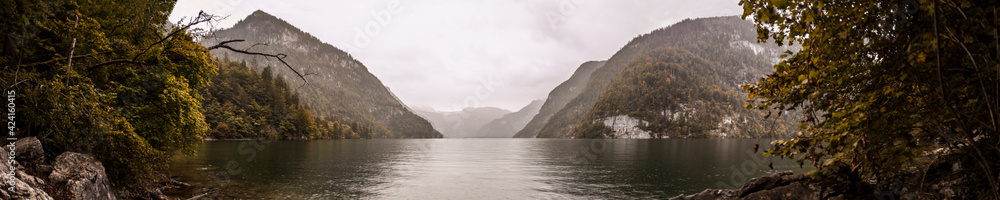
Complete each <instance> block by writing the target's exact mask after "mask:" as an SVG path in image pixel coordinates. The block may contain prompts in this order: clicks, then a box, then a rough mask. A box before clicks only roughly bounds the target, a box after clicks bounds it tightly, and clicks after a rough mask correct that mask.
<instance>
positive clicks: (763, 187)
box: [671, 172, 845, 200]
mask: <svg viewBox="0 0 1000 200" xmlns="http://www.w3.org/2000/svg"><path fill="white" fill-rule="evenodd" d="M835 192H836V190H833V189H830V188H826V187H822V186H820V185H819V184H818V183H813V182H810V181H809V180H808V178H806V177H805V176H804V175H802V174H794V173H792V172H779V173H775V174H772V175H770V176H763V177H757V178H753V179H750V180H749V181H747V183H746V184H743V187H740V189H735V190H734V189H707V190H705V191H702V192H699V193H696V194H691V195H680V196H677V197H674V198H671V200H709V199H712V200H714V199H751V200H753V199H768V200H782V199H796V200H799V199H801V200H812V199H816V200H819V199H834V200H835V199H845V198H844V194H838V193H835Z"/></svg>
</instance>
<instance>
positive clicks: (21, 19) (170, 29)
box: [0, 0, 283, 198]
mask: <svg viewBox="0 0 1000 200" xmlns="http://www.w3.org/2000/svg"><path fill="white" fill-rule="evenodd" d="M0 2H2V5H4V6H3V8H0V11H2V13H0V24H2V26H0V33H2V34H4V38H3V40H4V45H3V46H4V48H3V52H2V54H0V63H3V70H0V85H2V86H3V87H4V89H5V90H15V91H16V92H17V94H18V100H19V101H20V102H18V105H19V106H21V107H19V108H18V111H19V114H18V116H19V117H23V118H22V119H24V120H19V122H21V123H20V124H19V126H18V134H19V135H20V136H37V137H38V138H39V139H41V140H42V141H43V144H44V145H45V149H46V152H47V153H49V154H50V155H49V156H47V157H48V158H55V157H56V156H55V155H57V154H59V153H62V152H65V151H75V152H84V153H92V154H94V156H95V157H96V158H97V159H98V160H100V161H101V162H102V164H103V165H104V167H105V169H108V171H107V173H108V175H109V177H110V180H111V182H112V185H113V186H114V187H115V188H116V189H118V190H119V195H120V196H122V197H123V198H150V197H149V196H147V195H148V194H149V193H148V192H145V191H143V190H144V189H146V188H147V187H150V186H152V185H154V184H155V183H156V182H157V181H158V180H157V177H158V176H155V172H156V171H158V170H164V169H165V168H163V166H166V165H165V163H166V161H167V159H166V155H167V154H166V152H168V151H174V150H182V151H184V152H187V153H192V152H193V151H192V149H191V147H193V146H194V145H196V144H197V143H198V142H199V141H201V140H202V136H203V135H204V134H205V133H206V132H207V131H208V130H209V129H208V126H207V125H206V124H205V122H204V119H203V118H204V116H203V113H202V112H201V111H200V109H199V108H200V107H201V100H202V96H201V95H200V94H199V91H198V90H199V89H200V88H202V87H204V86H206V85H208V83H209V78H210V77H212V76H214V75H215V74H216V69H217V68H216V65H215V64H214V63H213V59H212V58H211V56H209V55H208V54H207V52H208V51H209V50H212V49H230V50H232V51H234V52H237V53H244V54H252V55H259V56H266V57H273V58H278V59H279V60H281V59H282V58H283V56H282V55H280V54H279V55H270V54H260V53H255V52H248V51H244V50H239V49H231V48H227V47H228V46H227V44H229V43H232V42H238V41H226V42H224V43H220V44H218V45H214V46H211V47H208V48H206V47H204V46H202V45H201V44H199V43H197V42H195V39H197V38H200V37H202V35H201V34H203V33H204V32H203V31H201V30H199V29H194V28H192V27H193V26H194V25H197V24H202V23H211V22H214V21H215V20H216V19H217V17H215V16H212V15H209V14H206V13H199V14H198V16H196V17H194V18H190V19H189V20H187V21H181V22H178V23H176V24H169V23H168V22H167V16H168V14H169V13H170V11H171V10H172V9H173V6H174V3H175V2H174V1H152V0H135V1H112V0H95V1H75V0H69V1H24V0H3V1H0ZM219 106H221V104H220V105H219ZM22 111H23V114H20V113H21V112H22ZM235 128H239V127H238V126H236V124H228V125H227V126H224V127H222V128H220V129H221V130H223V131H226V130H229V129H235Z"/></svg>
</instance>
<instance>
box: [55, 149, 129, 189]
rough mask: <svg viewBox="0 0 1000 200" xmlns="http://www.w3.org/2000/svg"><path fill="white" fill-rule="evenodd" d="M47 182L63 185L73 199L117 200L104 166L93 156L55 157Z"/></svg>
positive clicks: (69, 155)
mask: <svg viewBox="0 0 1000 200" xmlns="http://www.w3.org/2000/svg"><path fill="white" fill-rule="evenodd" d="M49 181H50V182H52V183H53V184H56V185H65V187H66V191H68V192H69V193H70V194H71V196H73V199H87V200H90V199H117V198H116V197H115V195H114V192H113V190H112V189H111V184H110V182H108V177H107V174H105V173H104V166H102V165H101V162H100V161H97V159H95V158H94V157H93V156H91V155H87V154H81V153H75V152H66V153H63V154H62V155H59V156H58V157H56V161H55V164H54V165H53V170H52V174H50V175H49Z"/></svg>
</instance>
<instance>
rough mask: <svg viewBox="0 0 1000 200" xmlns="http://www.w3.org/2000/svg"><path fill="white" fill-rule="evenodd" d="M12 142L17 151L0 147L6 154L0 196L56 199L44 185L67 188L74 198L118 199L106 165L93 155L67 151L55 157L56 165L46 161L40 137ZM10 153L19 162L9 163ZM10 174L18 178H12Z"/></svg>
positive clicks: (0, 163) (58, 188) (1, 151)
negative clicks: (45, 162) (105, 168)
mask: <svg viewBox="0 0 1000 200" xmlns="http://www.w3.org/2000/svg"><path fill="white" fill-rule="evenodd" d="M13 144H14V147H15V148H14V153H11V152H10V146H8V145H3V148H0V155H2V157H4V158H3V159H0V160H2V161H3V162H0V173H3V175H2V178H0V180H2V182H0V187H2V189H0V199H11V200H15V199H32V200H35V199H41V200H49V199H53V197H52V196H50V195H49V193H47V192H46V190H44V189H43V188H48V189H50V190H57V191H66V192H67V193H69V198H71V199H86V200H90V199H117V198H116V196H115V194H114V190H113V189H112V188H111V184H110V182H109V181H108V178H107V174H106V173H105V171H104V166H103V165H101V162H100V161H97V159H95V158H94V157H93V156H90V155H87V154H81V153H75V152H65V153H63V154H61V155H59V156H58V157H56V161H55V166H50V165H45V164H44V161H45V157H44V155H45V151H44V150H43V149H42V144H41V142H40V141H38V139H37V138H34V137H26V138H22V139H20V140H17V141H15V142H14V143H13ZM10 155H13V156H14V160H15V161H16V162H8V159H9V156H10ZM12 166H13V167H14V169H15V170H14V171H15V172H14V173H11V170H10V169H11V167H12ZM9 174H13V175H14V176H13V177H14V178H15V179H13V180H12V179H10V176H9ZM32 174H33V175H32ZM53 186H54V187H53Z"/></svg>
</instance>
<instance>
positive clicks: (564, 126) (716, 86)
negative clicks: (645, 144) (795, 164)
mask: <svg viewBox="0 0 1000 200" xmlns="http://www.w3.org/2000/svg"><path fill="white" fill-rule="evenodd" d="M755 40H756V32H755V29H754V27H753V24H752V23H751V22H750V21H746V20H742V19H740V18H739V17H736V16H730V17H713V18H702V19H694V20H691V19H688V20H684V21H682V22H680V23H677V24H674V25H671V26H669V27H666V28H662V29H658V30H655V31H653V32H651V33H649V34H644V35H642V36H639V37H636V38H635V39H633V40H632V41H630V42H629V43H628V44H627V45H626V46H625V47H623V48H622V49H621V50H620V51H619V52H617V53H616V54H615V55H614V56H612V57H611V58H610V59H608V61H607V63H605V64H604V66H603V67H601V68H599V69H597V70H596V71H594V72H593V74H592V75H591V77H590V81H589V82H588V83H587V85H586V87H585V88H584V89H583V91H581V93H580V94H579V95H578V96H576V97H575V98H574V99H572V100H571V101H569V102H568V103H567V104H566V106H565V107H564V108H562V109H561V110H560V111H559V112H557V113H556V114H555V115H553V117H552V118H551V119H549V121H548V123H546V124H545V126H544V127H543V128H542V130H541V131H540V132H539V133H538V135H537V137H666V136H673V137H700V136H721V137H765V135H762V134H765V132H764V131H763V130H765V129H766V128H765V124H764V123H762V122H763V116H764V115H765V114H764V113H759V112H756V113H750V112H749V111H745V109H744V108H743V105H744V104H743V103H742V101H741V100H742V99H745V97H746V92H743V91H742V90H740V89H739V88H738V87H739V85H740V84H743V83H748V82H751V81H754V80H755V79H756V78H760V77H763V76H764V75H765V74H767V73H769V72H771V71H773V68H772V66H773V64H774V63H775V62H776V61H778V59H779V58H778V55H779V54H780V53H781V52H784V51H785V49H783V48H778V47H777V46H776V45H773V44H757V43H755V42H754V41H755ZM778 124H780V125H781V126H778V127H777V128H782V127H789V125H788V124H789V123H788V120H781V122H780V123H778Z"/></svg>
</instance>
